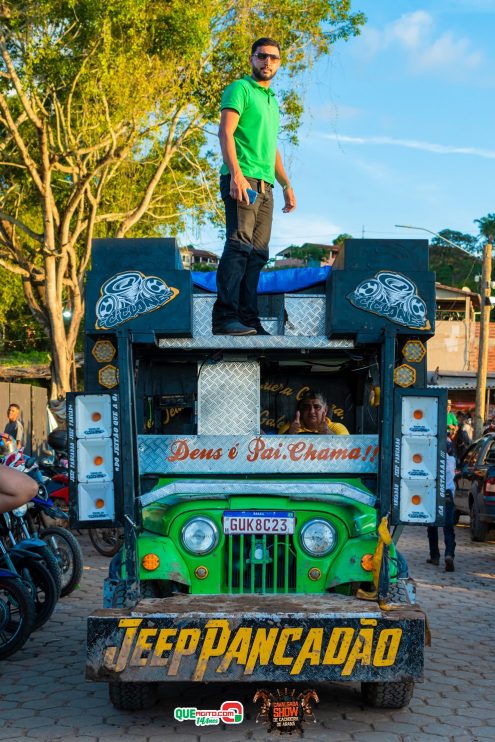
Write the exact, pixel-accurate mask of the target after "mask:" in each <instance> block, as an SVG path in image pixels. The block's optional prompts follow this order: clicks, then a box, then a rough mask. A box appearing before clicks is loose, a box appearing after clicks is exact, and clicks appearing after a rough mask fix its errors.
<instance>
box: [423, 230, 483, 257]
mask: <svg viewBox="0 0 495 742" xmlns="http://www.w3.org/2000/svg"><path fill="white" fill-rule="evenodd" d="M438 235H439V236H435V237H433V239H432V241H431V244H432V245H438V246H440V247H442V246H445V245H446V244H448V243H446V242H445V240H447V241H448V242H453V243H454V244H455V245H457V246H458V247H460V248H461V249H462V250H465V251H466V252H469V253H472V254H473V255H478V254H479V252H480V247H479V242H478V238H477V237H474V236H473V235H471V234H464V233H463V232H457V231H455V230H453V229H442V230H441V231H440V232H439V233H438ZM442 237H443V238H444V239H441V238H442Z"/></svg>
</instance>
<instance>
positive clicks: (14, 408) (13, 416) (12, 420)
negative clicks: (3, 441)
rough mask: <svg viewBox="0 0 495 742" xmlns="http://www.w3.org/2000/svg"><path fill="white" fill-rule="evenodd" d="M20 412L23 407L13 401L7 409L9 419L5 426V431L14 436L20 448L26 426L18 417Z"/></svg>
mask: <svg viewBox="0 0 495 742" xmlns="http://www.w3.org/2000/svg"><path fill="white" fill-rule="evenodd" d="M20 413H21V408H20V407H19V405H18V404H16V403H15V402H12V403H11V404H10V405H9V408H8V410H7V417H8V419H9V421H8V423H7V425H6V426H5V430H4V431H3V432H4V433H7V434H8V435H10V436H12V438H13V439H14V440H15V443H16V446H17V448H20V447H21V446H22V439H23V438H24V428H23V426H22V423H21V421H20V420H18V419H17V418H18V417H19V415H20Z"/></svg>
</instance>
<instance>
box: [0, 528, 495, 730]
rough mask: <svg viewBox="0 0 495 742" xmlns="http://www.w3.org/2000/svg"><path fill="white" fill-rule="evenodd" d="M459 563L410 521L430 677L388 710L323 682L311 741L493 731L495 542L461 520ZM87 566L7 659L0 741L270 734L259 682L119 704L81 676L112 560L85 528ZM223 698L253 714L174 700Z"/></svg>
mask: <svg viewBox="0 0 495 742" xmlns="http://www.w3.org/2000/svg"><path fill="white" fill-rule="evenodd" d="M456 535H457V541H458V554H457V559H456V569H457V571H456V572H455V573H453V574H447V573H445V572H444V571H443V567H442V566H440V567H431V566H430V565H427V564H426V563H425V559H426V557H427V539H426V533H425V532H424V530H423V529H421V528H418V529H409V531H407V532H406V533H405V534H404V535H403V536H402V539H401V550H402V551H403V552H404V553H405V555H406V556H407V558H408V561H409V566H410V571H411V574H412V575H413V576H414V577H415V579H416V581H417V585H418V598H419V602H420V603H421V604H422V605H423V606H424V607H425V609H426V610H427V613H428V615H429V619H430V624H431V629H432V634H433V645H432V647H431V648H429V649H427V654H426V672H425V678H426V679H425V682H424V683H423V684H421V685H418V686H416V690H415V695H414V698H413V701H412V703H411V705H410V706H409V708H407V709H404V710H401V711H382V710H373V709H368V708H365V707H364V706H363V705H362V702H361V698H360V694H359V687H358V685H354V684H347V685H336V684H330V685H320V686H317V688H316V690H317V692H318V694H319V696H320V704H319V706H317V707H316V709H315V712H316V717H317V724H316V725H314V726H313V725H312V726H309V724H306V725H305V734H304V738H305V739H307V740H335V741H336V742H337V741H338V742H340V741H341V740H363V742H364V740H366V742H371V741H372V740H384V741H386V742H394V741H397V742H399V741H401V742H413V741H416V740H418V741H419V740H425V741H426V740H428V742H435V741H436V740H452V741H453V742H454V741H455V742H464V741H465V742H472V741H476V740H480V742H481V740H494V739H495V704H494V700H493V699H494V692H495V670H494V663H493V653H494V646H495V621H494V614H495V591H494V588H495V542H494V541H492V542H488V543H486V544H473V543H471V541H470V539H469V529H468V528H467V527H466V525H465V524H464V523H461V525H460V526H459V527H458V528H457V529H456ZM81 543H82V546H83V549H84V553H85V558H86V561H85V570H84V577H83V580H82V583H81V585H80V589H79V590H77V591H76V592H75V593H73V594H72V595H71V596H69V597H67V598H64V599H62V600H61V601H60V603H59V604H58V606H57V608H56V610H55V613H54V615H53V617H52V619H51V620H50V622H49V623H48V624H47V625H45V626H44V627H43V628H42V629H41V630H40V631H38V632H37V633H36V634H34V635H33V636H32V637H31V639H30V640H29V642H28V643H27V644H26V646H25V647H24V649H23V650H21V651H20V652H18V653H17V654H16V655H14V656H13V657H11V658H10V659H9V660H6V661H4V662H3V663H2V664H1V665H0V739H1V740H12V741H13V740H15V741H16V742H21V740H23V741H24V740H26V739H33V740H40V742H41V741H46V742H48V740H70V739H73V738H74V737H75V738H77V739H78V741H79V742H111V741H112V742H113V740H115V742H117V741H118V740H120V741H121V742H134V741H136V742H137V741H138V740H139V741H140V742H145V741H148V740H149V742H158V741H159V740H169V739H172V735H175V734H178V735H181V736H182V738H183V739H188V740H190V739H191V740H196V741H197V742H202V740H206V739H208V740H216V739H219V740H222V741H223V740H225V742H234V741H235V740H249V739H252V740H263V739H274V738H275V737H276V735H267V733H266V730H265V728H264V727H263V726H262V725H259V724H258V725H257V724H256V723H255V719H256V714H257V709H256V707H255V706H254V705H253V703H252V695H253V693H254V691H255V690H256V689H255V687H254V686H253V685H250V684H249V685H248V684H244V685H240V686H230V687H228V686H225V685H210V686H199V687H198V686H191V685H186V684H180V685H177V684H173V685H170V686H168V687H167V688H165V686H164V688H163V691H162V697H161V702H160V704H159V705H158V706H156V707H155V708H154V709H153V710H152V711H148V712H141V713H125V712H118V711H116V710H115V709H114V708H113V707H112V706H111V705H110V703H109V701H108V699H107V687H106V685H105V684H90V683H86V682H85V680H84V653H85V617H86V616H87V615H88V614H89V613H90V612H91V610H92V609H94V608H97V607H100V605H101V585H102V580H103V577H104V576H105V574H106V571H107V568H108V560H107V559H105V558H104V557H101V556H99V555H97V554H96V553H95V551H94V549H93V547H92V546H91V544H90V542H89V540H88V539H87V537H86V535H83V536H82V538H81ZM227 699H229V700H230V699H235V700H240V701H242V702H243V703H244V705H245V710H246V718H245V721H244V722H243V724H241V725H239V726H236V727H235V728H226V727H223V726H222V725H221V726H220V727H218V726H217V727H209V728H205V729H202V728H198V727H195V726H194V725H193V723H192V722H188V721H185V722H182V723H179V722H176V721H174V718H173V709H174V707H175V706H178V705H196V706H197V707H198V708H201V707H203V708H218V707H219V706H220V704H221V703H222V701H224V700H227Z"/></svg>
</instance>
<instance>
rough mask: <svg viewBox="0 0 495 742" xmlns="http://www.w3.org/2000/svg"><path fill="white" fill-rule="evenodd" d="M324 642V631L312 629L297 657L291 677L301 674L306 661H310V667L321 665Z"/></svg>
mask: <svg viewBox="0 0 495 742" xmlns="http://www.w3.org/2000/svg"><path fill="white" fill-rule="evenodd" d="M322 642H323V629H310V630H309V631H308V635H307V637H306V639H305V640H304V644H303V645H302V647H301V651H300V652H299V654H298V655H297V659H296V661H295V662H294V666H293V667H292V668H291V671H290V674H291V675H297V674H298V673H300V672H301V670H302V668H303V665H304V663H305V662H306V660H309V664H310V665H318V664H319V663H320V658H321V645H322Z"/></svg>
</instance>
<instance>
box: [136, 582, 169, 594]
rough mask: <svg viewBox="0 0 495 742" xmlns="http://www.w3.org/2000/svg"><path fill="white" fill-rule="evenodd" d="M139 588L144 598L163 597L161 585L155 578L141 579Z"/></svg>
mask: <svg viewBox="0 0 495 742" xmlns="http://www.w3.org/2000/svg"><path fill="white" fill-rule="evenodd" d="M139 590H140V592H141V597H142V598H161V597H163V594H162V591H161V590H160V585H159V584H158V583H157V582H154V581H153V580H141V582H140V583H139Z"/></svg>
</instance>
